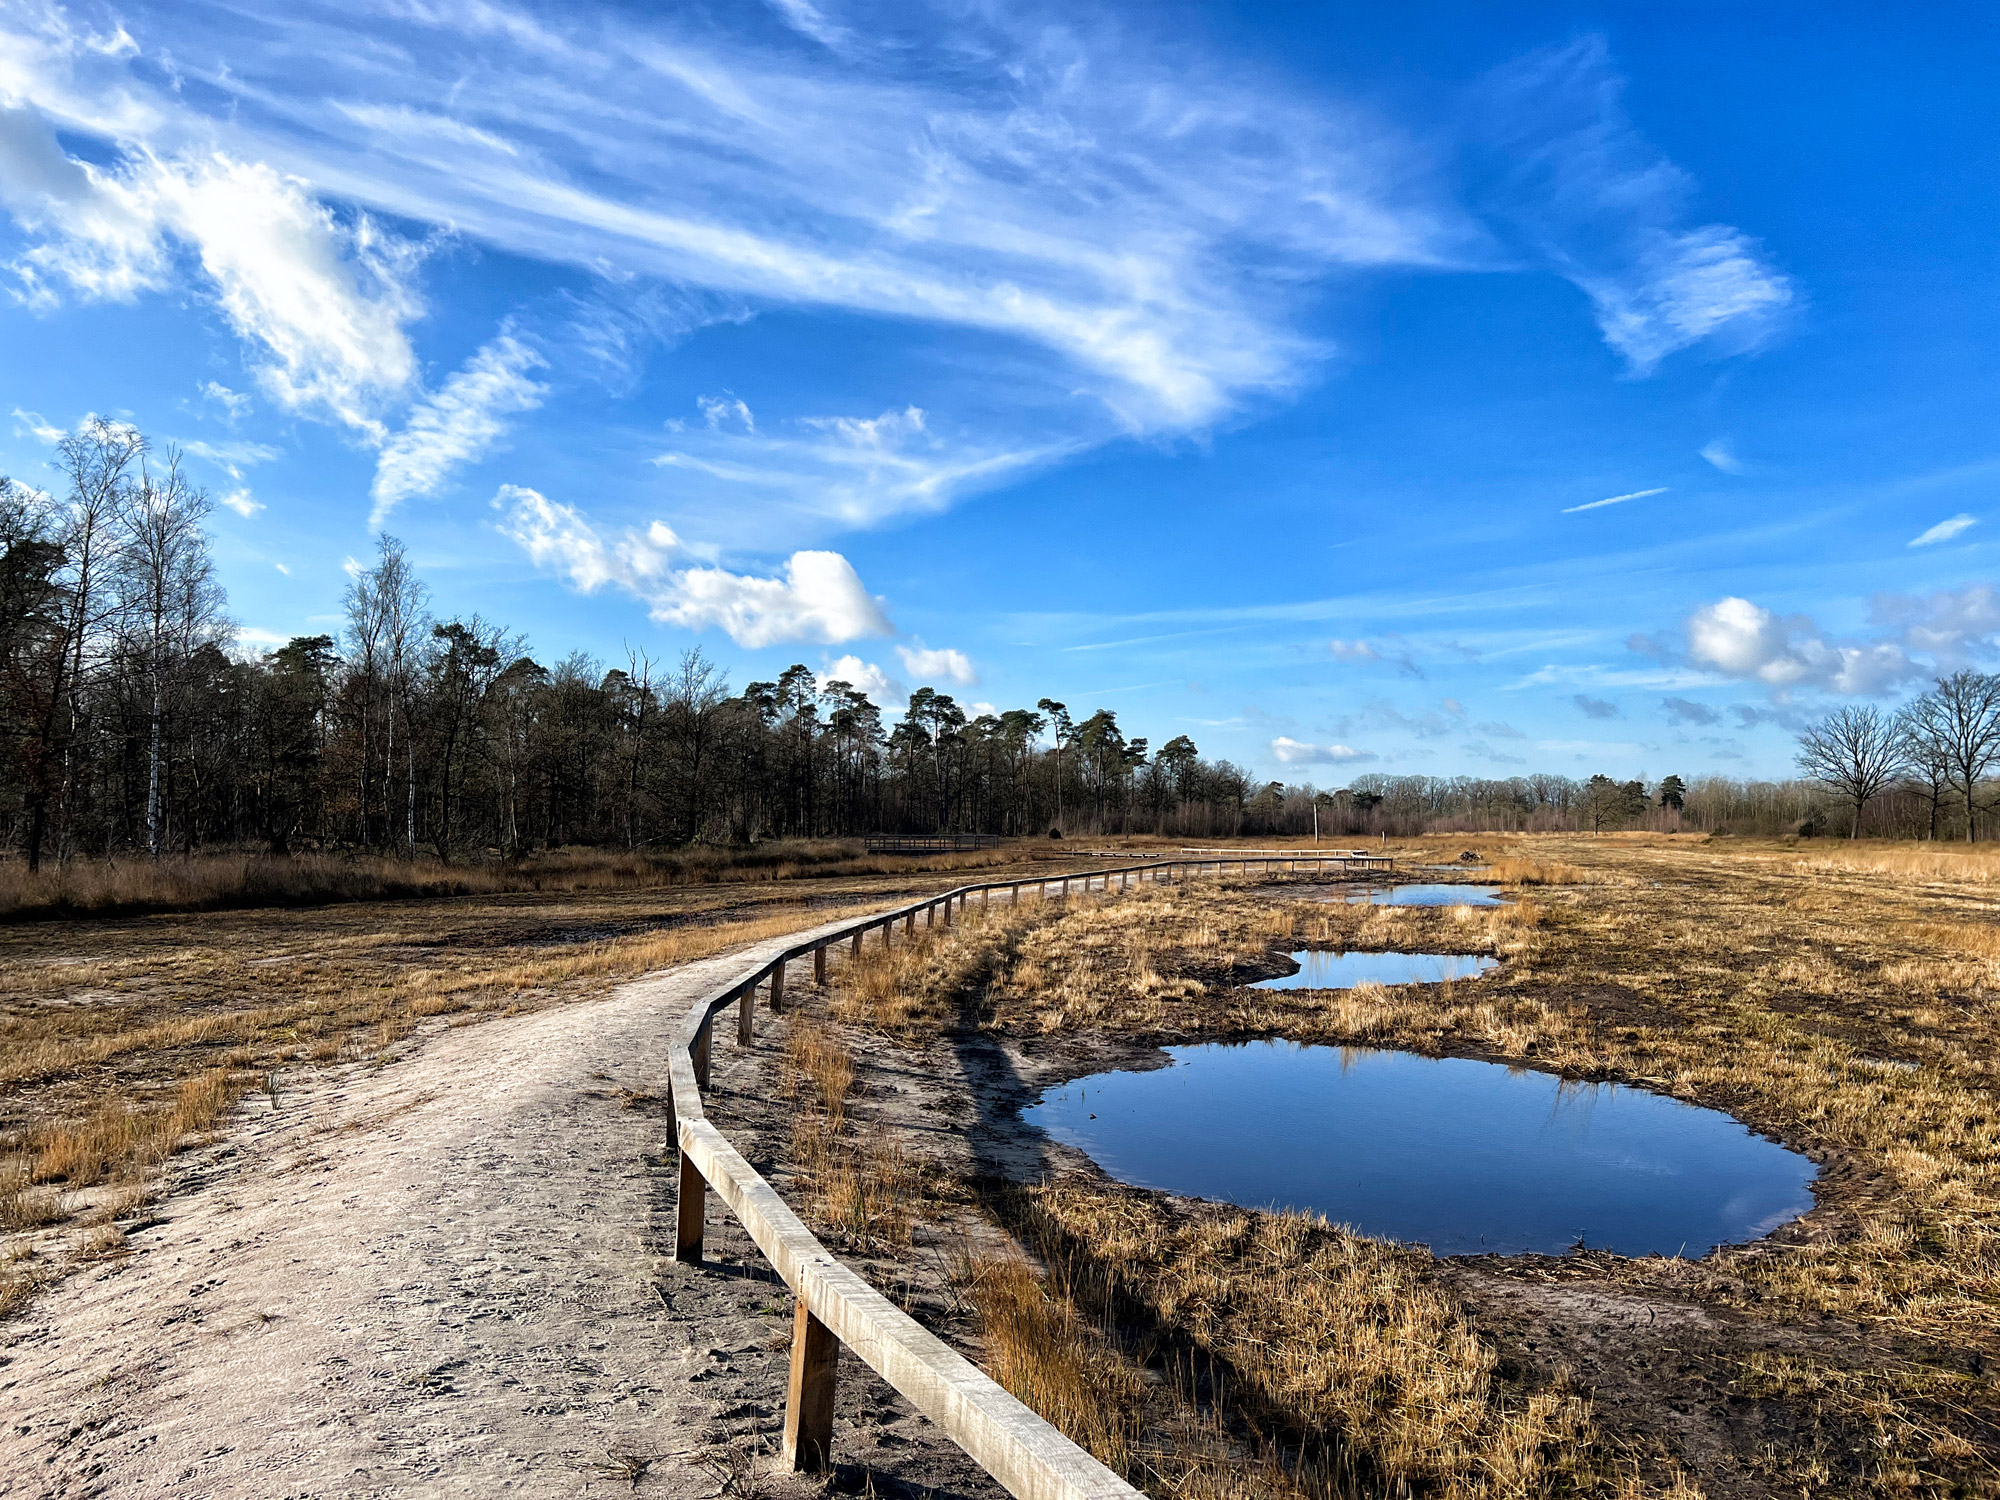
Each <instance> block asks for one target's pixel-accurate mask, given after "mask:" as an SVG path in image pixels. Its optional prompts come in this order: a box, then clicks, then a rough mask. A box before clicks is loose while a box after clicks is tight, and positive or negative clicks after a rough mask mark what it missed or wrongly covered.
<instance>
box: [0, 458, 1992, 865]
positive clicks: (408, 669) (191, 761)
mask: <svg viewBox="0 0 2000 1500" xmlns="http://www.w3.org/2000/svg"><path fill="white" fill-rule="evenodd" d="M57 468H58V471H59V473H60V476H61V480H62V483H61V487H60V492H59V493H45V492H43V491H40V490H37V489H34V488H31V487H29V486H26V485H21V484H16V483H12V482H10V481H7V480H5V479H0V845H4V847H7V848H11V849H12V850H14V851H16V852H18V853H19V854H20V855H21V856H22V857H23V858H24V859H25V861H26V863H27V864H28V865H29V866H30V867H31V868H39V866H40V865H41V863H42V862H43V861H44V860H45V859H51V858H53V859H58V860H64V859H71V858H75V857H79V856H96V857H102V856H109V855H116V854H129V853H134V852H138V853H145V854H150V855H152V856H154V857H159V856H162V855H165V854H168V853H183V854H184V853H192V852H194V851H197V850H201V849H205V848H220V847H234V848H243V847H252V846H258V845H261V846H263V847H265V848H268V849H271V850H274V851H286V850H293V849H318V850H352V851H367V852H375V853H381V854H392V855H399V856H403V857H415V856H418V855H424V856H435V857H440V858H444V859H456V858H461V857H465V856H468V855H475V854H477V855H488V854H495V853H497V854H501V855H516V856H517V855H521V854H525V853H527V852H529V851H532V850H536V849H547V848H552V847H563V846H578V845H582V846H589V845H599V846H616V847H622V848H627V849H644V848H657V847H662V846H680V845H687V844H690V843H697V842H707V843H731V844H743V843H749V842H754V841H757V840H761V839H766V838H782V837H797V838H812V837H838V836H848V835H854V834H860V833H871V832H964V833H990V834H1000V835H1014V836H1036V837H1040V836H1045V835H1046V834H1047V833H1048V832H1049V831H1051V830H1052V829H1059V830H1061V831H1062V832H1063V833H1065V834H1067V835H1069V836H1072V837H1074V836H1076V835H1078V834H1084V835H1088V834H1090V833H1106V834H1111V833H1157V834H1165V835H1170V836H1176V837H1184V838H1194V839H1202V838H1218V837H1230V836H1238V835H1267V834H1268V835H1305V834H1311V833H1315V832H1317V833H1320V834H1321V835H1322V836H1334V837H1354V836H1374V835H1378V834H1390V833H1393V834H1399V835H1400V834H1411V833H1420V832H1425V831H1453V830H1464V831H1468V832H1471V831H1482V830H1519V831H1537V830H1567V829H1584V830H1597V831H1602V830H1605V829H1610V828H1621V827H1634V826H1640V827H1661V828H1675V827H1685V828H1699V829H1705V830H1708V831H1723V830H1728V829H1739V830H1741V831H1746V832H1748V831H1757V832H1783V831H1797V830H1799V829H1804V830H1806V831H1812V829H1813V827H1814V824H1815V820H1816V819H1821V818H1822V817H1823V813H1822V807H1823V804H1824V803H1825V801H1826V799H1827V797H1828V796H1829V795H1832V796H1835V797H1838V798H1841V799H1844V801H1845V803H1846V805H1848V806H1849V807H1850V809H1851V811H1852V813H1853V819H1852V822H1853V826H1855V827H1859V826H1860V822H1861V817H1862V814H1864V813H1872V814H1873V815H1874V818H1875V821H1876V823H1877V825H1878V826H1890V825H1893V826H1894V827H1895V828H1896V829H1898V830H1899V831H1915V832H1923V831H1928V832H1929V833H1930V834H1931V835H1932V836H1936V835H1937V834H1938V833H1939V831H1940V830H1941V829H1950V828H1958V827H1961V826H1962V827H1963V828H1964V830H1965V831H1966V832H1967V833H1968V834H1970V832H1971V831H1972V830H1973V829H1974V828H1975V827H1976V825H1977V822H1978V819H1979V817H1980V816H1981V815H1982V814H1983V813H1984V812H1985V811H1986V804H1985V803H1984V802H1983V801H1982V800H1981V797H1982V795H1983V794H1982V792H1981V791H1980V788H1981V786H1982V784H1983V782H1984V779H1985V778H1986V777H1987V776H1988V774H1989V773H1990V772H1991V770H1992V769H1993V767H1994V764H1995V761H1996V759H2000V678H1995V677H1986V676H1981V675H1980V674H1976V673H1959V674H1957V675H1956V676H1954V677H1951V678H1948V679H1944V680H1941V681H1940V682H1939V683H1938V685H1937V687H1936V689H1935V690H1934V691H1933V692H1932V693H1930V694H1927V695H1925V697H1924V698H1923V699H1920V700H1919V701H1918V702H1917V703H1916V704H1913V705H1911V706H1910V707H1909V708H1907V709H1905V710H1904V711H1903V712H1902V713H1901V714H1898V715H1894V716H1885V715H1883V714H1881V713H1880V712H1879V711H1877V710H1874V709H1866V708H1864V709H1848V710H1842V711H1841V712H1840V713H1838V714H1835V715H1833V716H1832V717H1830V718H1829V719H1828V720H1827V721H1826V722H1825V723H1824V724H1822V725H1819V726H1816V727H1815V728H1814V729H1813V730H1812V731H1810V732H1809V733H1808V735H1807V736H1806V737H1805V739H1804V740H1803V741H1802V749H1801V764H1802V766H1803V767H1804V768H1805V770H1806V772H1807V777H1808V779H1807V780H1804V781H1800V782H1777V783H1769V782H1743V781H1735V780H1730V779H1727V778H1720V777H1708V778H1703V779H1698V780H1696V781H1694V782H1693V783H1684V782H1683V781H1682V780H1681V779H1680V778H1679V777H1667V778H1665V779H1664V780H1663V781H1661V782H1658V783H1655V784H1651V785H1647V784H1642V783H1640V782H1638V781H1616V780H1613V779H1612V778H1610V777H1606V776H1601V775H1600V776H1593V777H1590V778H1587V779H1572V778H1568V777H1563V776H1548V775H1541V776H1517V777H1509V778H1504V779H1490V778H1477V777H1450V778H1443V777H1426V776H1396V775H1387V774H1369V775H1363V776H1359V777H1356V778H1355V779H1354V780H1353V781H1352V782H1351V784H1350V785H1349V786H1348V787H1346V788H1343V789H1341V790H1339V791H1324V790H1321V789H1318V788H1314V787H1310V786H1293V785H1287V784H1284V783H1281V782H1276V781H1270V782H1261V783H1260V782H1257V781H1255V780H1253V778H1252V777H1251V776H1250V775H1249V774H1248V773H1247V772H1246V771H1245V770H1243V769H1242V768H1241V767H1239V766H1235V765H1232V764H1231V763H1229V762H1228V761H1226V760H1214V759H1209V758H1206V757H1204V756H1202V755H1201V753H1200V752H1199V750H1198V749H1197V748H1196V746H1195V745H1194V743H1193V741H1192V740H1190V739H1189V738H1187V737H1186V736H1184V735H1181V736H1175V737H1173V738H1171V739H1169V740H1167V742H1166V743H1165V744H1162V745H1159V746H1158V747H1157V748H1155V747H1154V746H1153V745H1151V744H1150V743H1149V741H1148V740H1146V739H1144V738H1139V737H1136V736H1129V735H1128V734H1127V733H1126V731H1125V729H1124V728H1123V726H1121V725H1120V724H1119V722H1118V719H1117V716H1116V715H1115V714H1114V713H1113V712H1111V711H1109V710H1098V711H1096V712H1093V713H1090V714H1088V715H1082V716H1077V715H1073V714H1072V713H1071V711H1070V709H1069V707H1068V706H1067V705H1066V704H1063V703H1061V702H1058V701H1055V700H1053V699H1048V698H1044V699H1042V700H1040V701H1039V702H1038V703H1037V704H1036V705H1035V706H1034V707H1033V708H1018V709H1011V710H1008V711H1005V712H997V713H987V712H975V711H969V710H968V709H967V708H966V707H965V706H964V705H961V704H960V703H958V702H957V701H955V700H954V699H953V698H952V697H951V696H950V695H949V694H946V693H942V692H939V691H937V690H936V689H934V688H931V687H920V688H918V689H917V690H916V691H915V692H914V693H912V694H911V696H910V698H909V701H908V703H907V705H906V706H905V707H904V709H903V711H902V713H901V714H900V716H898V717H896V718H895V719H894V720H893V722H891V721H890V720H889V719H887V718H885V716H884V714H883V711H882V710H881V708H880V707H878V706H877V705H876V704H875V703H873V702H872V701H871V700H870V699H869V698H868V697H867V696H866V695H865V694H863V693H862V692H861V691H859V690H858V689H857V688H856V687H855V686H854V685H853V684H851V683H847V682H843V681H839V680H827V679H824V678H822V677H820V676H819V675H818V674H816V673H814V672H813V671H812V670H811V669H810V668H808V667H806V666H803V665H796V666H793V667H791V668H789V669H787V670H786V671H785V672H783V673H782V674H780V675H779V676H778V678H777V679H776V680H775V681H772V682H752V683H750V684H748V685H747V686H745V687H744V688H742V689H741V690H740V691H733V690H732V689H731V688H730V686H729V684H728V683H727V682H726V681H725V679H724V677H723V675H722V673H721V672H720V671H719V670H718V669H717V668H716V667H715V666H714V664H713V663H711V662H710V661H708V660H707V659H706V658H705V657H704V656H703V655H702V654H701V653H700V652H699V651H688V652H685V653H683V654H681V655H680V656H678V657H677V658H675V659H673V660H671V661H666V662H663V661H658V660H655V659H654V658H653V657H652V656H651V655H649V654H648V653H647V652H645V651H643V650H631V651H628V652H627V653H626V657H625V660H624V661H623V662H622V663H620V664H617V665H615V666H610V667H607V666H606V665H605V664H603V663H600V662H598V661H596V660H594V659H593V658H591V657H589V656H587V655H585V654H583V653H580V652H579V653H571V654H569V655H567V656H564V657H562V658H560V659H557V660H553V661H548V662H546V663H545V662H543V661H540V660H537V659H536V657H535V656H534V654H533V653H532V652H531V650H530V648H529V645H528V643H527V642H526V641H525V640H524V639H523V638H522V637H521V636H519V635H518V634H516V633H514V632H511V631H509V630H508V629H507V628H505V627H504V626H501V625H497V624H494V623H492V622H490V621H487V620H484V619H482V618H481V617H479V616H477V615H469V616H456V617H452V618H448V619H439V618H436V617H435V616H434V615H433V614H432V612H431V610H430V608H429V592H428V590H427V588H426V587H425V585H424V582H423V580H422V579H421V578H420V577H419V576H418V575H417V572H416V569H415V568H414V567H413V566H412V564H411V562H410V559H409V557H408V555H407V554H406V553H405V551H404V549H403V548H402V546H401V545H400V544H399V543H398V542H397V541H396V540H395V539H394V538H392V537H389V536H386V535H385V536H383V537H381V538H379V539H378V544H377V549H376V554H375V556H374V558H373V559H372V564H371V566H368V567H365V568H358V569H356V570H355V576H354V578H353V580H352V583H351V585H350V587H349V588H348V590H347V592H346V595H345V598H344V599H343V601H342V604H343V616H344V624H343V627H342V628H341V629H340V631H339V632H338V633H337V634H328V635H312V636H301V637H297V638H294V639H292V640H290V641H288V642H287V643H286V644H285V645H283V646H282V647H280V648H278V649H277V650H274V651H271V652H268V653H266V654H263V655H261V656H257V657H255V658H247V659H246V658H245V657H243V656H242V655H240V654H237V653H235V652H234V651H233V650H232V646H233V643H234V641H235V639H236V630H235V627H234V625H233V624H232V623H231V621H230V620H229V618H228V613H227V601H226V599H225V597H224V594H223V590H222V589H221V587H220V586H219V584H218V583H217V581H216V577H215V570H214V565H213V560H212V558H211V555H210V550H209V539H208V535H207V532H206V529H205V523H206V521H207V518H208V515H209V512H210V500H209V497H208V495H207V494H206V492H205V491H203V489H202V488H201V487H200V486H199V485H197V484H194V483H193V482H191V481H190V479H189V478H188V476H187V474H186V473H185V471H184V469H183V466H182V463H181V458H180V455H179V454H178V453H177V452H175V451H173V450H171V449H169V450H167V451H166V452H164V453H161V454H156V453H154V452H153V451H152V449H151V448H150V446H149V445H148V444H147V442H146V440H145V438H144V437H143V436H141V435H140V434H139V433H138V432H136V431H135V430H133V429H132V428H131V427H129V426H125V425H122V424H120V423H116V422H111V421H106V420H102V419H92V420H90V421H88V422H86V423H85V424H84V425H83V426H82V427H80V428H79V429H78V430H77V431H76V432H75V433H73V434H70V435H68V436H66V437H65V438H64V439H63V440H62V441H61V443H60V444H59V445H58V449H57Z"/></svg>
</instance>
